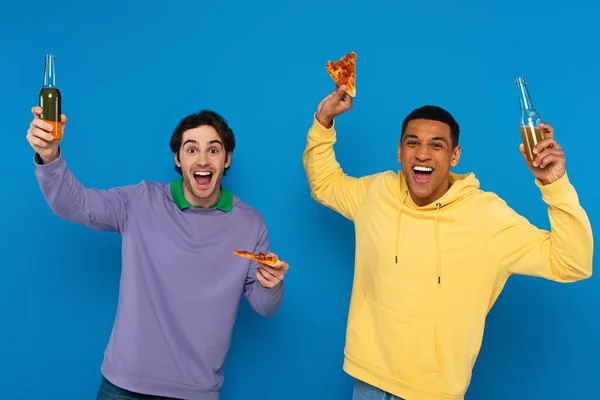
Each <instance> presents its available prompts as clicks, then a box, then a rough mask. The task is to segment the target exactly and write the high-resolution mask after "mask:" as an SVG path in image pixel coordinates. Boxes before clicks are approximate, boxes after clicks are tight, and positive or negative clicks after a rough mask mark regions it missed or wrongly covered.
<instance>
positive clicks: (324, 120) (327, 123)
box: [315, 112, 333, 129]
mask: <svg viewBox="0 0 600 400" xmlns="http://www.w3.org/2000/svg"><path fill="white" fill-rule="evenodd" d="M315 118H316V119H317V122H319V123H320V124H321V125H323V127H324V128H327V129H329V128H331V127H332V126H333V117H329V116H325V115H322V114H321V113H319V112H317V114H316V115H315Z"/></svg>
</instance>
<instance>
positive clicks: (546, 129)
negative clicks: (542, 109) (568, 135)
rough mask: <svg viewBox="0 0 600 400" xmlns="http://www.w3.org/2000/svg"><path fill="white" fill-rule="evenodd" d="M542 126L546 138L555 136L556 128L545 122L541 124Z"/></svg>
mask: <svg viewBox="0 0 600 400" xmlns="http://www.w3.org/2000/svg"><path fill="white" fill-rule="evenodd" d="M540 128H541V129H542V132H544V138H553V137H554V128H553V127H552V126H551V125H550V124H547V123H545V122H543V123H541V124H540Z"/></svg>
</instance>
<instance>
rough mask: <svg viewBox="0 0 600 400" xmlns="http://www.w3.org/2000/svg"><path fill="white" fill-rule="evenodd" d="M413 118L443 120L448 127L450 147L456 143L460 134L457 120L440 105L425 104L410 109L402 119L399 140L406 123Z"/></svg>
mask: <svg viewBox="0 0 600 400" xmlns="http://www.w3.org/2000/svg"><path fill="white" fill-rule="evenodd" d="M413 119H428V120H432V121H439V122H443V123H444V124H446V125H448V126H449V127H450V139H451V140H452V147H456V146H457V145H458V136H459V134H460V127H459V126H458V122H456V120H455V119H454V117H453V116H452V114H450V113H449V112H448V111H446V110H444V109H443V108H442V107H438V106H432V105H426V106H423V107H419V108H417V109H415V110H413V111H411V113H410V114H408V115H407V116H406V118H405V119H404V122H402V134H401V135H400V140H402V137H403V136H404V132H405V131H406V127H407V126H408V123H409V122H410V121H412V120H413Z"/></svg>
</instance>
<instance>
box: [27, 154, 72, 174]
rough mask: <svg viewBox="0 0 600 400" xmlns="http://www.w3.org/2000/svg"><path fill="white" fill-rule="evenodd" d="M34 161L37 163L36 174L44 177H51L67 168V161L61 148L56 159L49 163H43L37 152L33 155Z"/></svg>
mask: <svg viewBox="0 0 600 400" xmlns="http://www.w3.org/2000/svg"><path fill="white" fill-rule="evenodd" d="M33 163H34V165H35V174H36V175H37V176H38V177H40V178H42V179H43V178H47V177H50V176H52V175H54V174H55V173H57V172H60V171H63V170H64V169H65V168H66V161H65V159H64V158H63V156H62V153H61V151H60V150H59V151H58V157H57V158H56V160H54V161H52V162H50V163H48V164H43V163H42V159H41V157H40V155H39V154H38V153H35V155H34V156H33Z"/></svg>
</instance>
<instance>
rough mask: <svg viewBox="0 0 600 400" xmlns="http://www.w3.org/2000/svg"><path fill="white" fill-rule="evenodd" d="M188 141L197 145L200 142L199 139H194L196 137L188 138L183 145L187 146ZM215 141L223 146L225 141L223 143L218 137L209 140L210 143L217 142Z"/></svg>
mask: <svg viewBox="0 0 600 400" xmlns="http://www.w3.org/2000/svg"><path fill="white" fill-rule="evenodd" d="M188 143H192V144H196V145H197V144H198V141H197V140H194V139H188V140H186V141H185V142H183V144H182V145H181V146H182V147H183V146H185V145H186V144H188ZM215 143H218V144H220V145H221V146H223V143H221V141H220V140H218V139H214V140H209V142H208V144H215Z"/></svg>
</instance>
